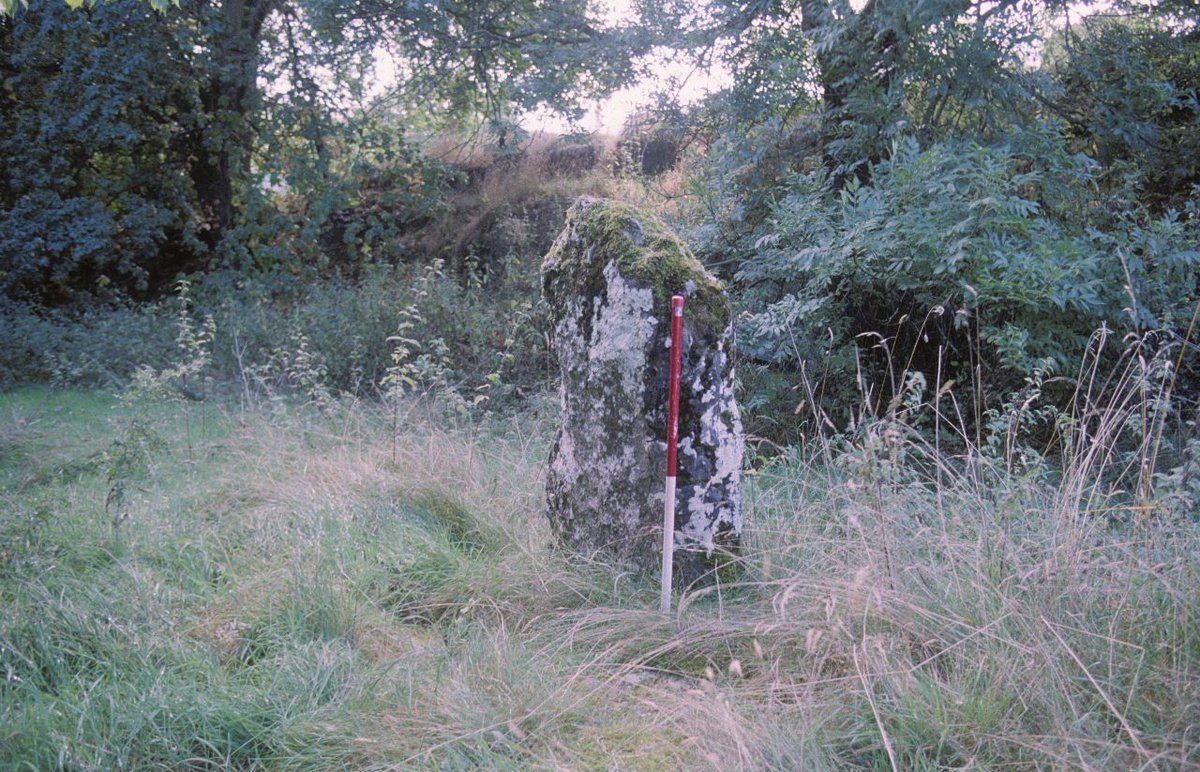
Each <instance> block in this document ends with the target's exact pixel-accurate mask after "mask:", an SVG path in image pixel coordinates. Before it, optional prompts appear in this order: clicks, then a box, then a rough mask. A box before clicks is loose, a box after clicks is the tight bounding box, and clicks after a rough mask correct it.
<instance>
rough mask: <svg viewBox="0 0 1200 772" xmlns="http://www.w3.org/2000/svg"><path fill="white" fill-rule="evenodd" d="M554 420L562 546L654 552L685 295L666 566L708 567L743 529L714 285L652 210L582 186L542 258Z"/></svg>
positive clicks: (624, 553) (554, 503)
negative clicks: (677, 317) (675, 341)
mask: <svg viewBox="0 0 1200 772" xmlns="http://www.w3.org/2000/svg"><path fill="white" fill-rule="evenodd" d="M542 290H543V294H544V295H545V298H546V300H547V302H548V303H549V306H550V315H551V325H552V330H553V333H552V335H553V337H552V346H553V349H554V352H555V354H556V355H557V357H558V363H559V368H560V369H561V371H562V385H561V387H560V390H559V396H560V399H561V403H562V419H561V420H562V423H561V426H560V428H559V431H558V437H557V439H556V440H555V442H554V446H553V448H552V449H551V451H550V466H549V471H548V472H547V479H546V499H547V504H548V507H549V517H550V523H551V526H552V527H553V529H554V531H555V533H557V534H558V536H559V537H560V538H561V540H562V541H563V542H564V543H565V544H567V545H568V546H570V547H572V548H574V549H576V550H579V551H581V552H585V553H588V554H592V553H597V552H604V553H607V554H609V555H611V556H614V557H616V558H617V559H618V560H619V561H621V562H623V563H626V564H629V565H632V566H634V567H636V568H638V569H641V570H647V571H649V570H653V569H655V568H656V567H657V566H658V564H659V560H660V557H661V550H662V510H663V500H664V498H663V497H664V493H663V478H664V476H665V474H666V423H667V411H666V402H667V386H668V384H667V374H668V369H669V358H668V356H669V353H670V345H671V340H670V321H669V320H670V309H671V296H672V295H675V294H680V295H683V296H684V297H685V298H686V299H687V303H686V308H685V312H684V334H683V362H682V364H683V367H682V385H681V397H680V411H679V472H678V477H677V509H676V513H675V528H676V531H675V548H676V552H675V567H676V574H677V578H678V580H679V581H680V582H682V583H687V582H691V581H694V580H696V579H698V578H700V577H701V576H703V575H704V574H705V573H707V572H709V571H711V570H713V569H714V568H717V567H718V566H719V565H720V564H721V563H722V560H721V557H722V556H723V555H728V554H729V553H730V552H732V551H734V550H736V548H737V546H738V540H739V537H740V535H741V530H742V510H741V496H740V484H741V468H742V455H743V452H744V449H745V438H744V435H743V433H742V423H741V417H740V414H739V412H738V408H737V404H736V403H735V402H734V398H733V366H732V363H731V361H730V344H731V340H732V325H731V318H730V315H731V314H730V306H729V299H728V297H727V296H726V294H725V290H724V287H723V286H722V285H721V283H720V282H719V281H717V279H715V278H714V277H713V276H712V275H711V274H709V273H708V272H707V271H706V270H705V269H704V266H702V265H701V264H700V262H699V261H698V260H696V258H695V257H693V256H692V254H691V252H690V251H689V250H688V249H687V247H686V246H684V244H683V243H682V242H681V241H680V240H679V238H678V237H677V236H676V235H675V234H674V233H672V232H671V230H670V229H669V228H668V227H667V226H666V225H665V224H664V223H663V222H662V221H660V220H658V219H656V218H653V217H650V216H647V215H644V214H641V213H640V212H638V211H637V210H636V209H634V208H633V207H631V206H628V205H626V204H620V203H616V202H613V201H607V200H602V199H591V198H581V199H580V200H579V201H577V202H576V203H575V204H574V205H573V206H572V207H571V209H570V210H569V211H568V212H567V223H566V227H565V228H563V231H562V233H561V234H559V236H558V239H557V240H556V241H555V242H554V246H553V247H551V248H550V251H549V253H547V255H546V258H545V260H544V262H543V263H542Z"/></svg>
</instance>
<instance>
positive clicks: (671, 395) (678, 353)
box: [659, 295, 683, 614]
mask: <svg viewBox="0 0 1200 772" xmlns="http://www.w3.org/2000/svg"><path fill="white" fill-rule="evenodd" d="M670 357H671V366H670V369H669V371H668V376H667V378H668V380H667V479H666V491H665V494H664V500H663V554H662V596H661V597H660V598H659V611H661V612H662V613H664V614H666V613H668V612H669V611H670V610H671V572H672V570H673V564H674V559H675V476H676V473H677V472H678V471H679V380H680V371H681V370H682V369H683V295H675V296H674V297H672V298H671V352H670Z"/></svg>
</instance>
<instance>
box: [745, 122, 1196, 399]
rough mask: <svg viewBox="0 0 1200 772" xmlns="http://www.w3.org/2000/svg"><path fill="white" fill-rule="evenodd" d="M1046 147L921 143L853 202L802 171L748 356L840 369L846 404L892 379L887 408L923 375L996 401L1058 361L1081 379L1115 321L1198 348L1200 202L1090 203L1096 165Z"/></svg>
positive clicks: (881, 170)
mask: <svg viewBox="0 0 1200 772" xmlns="http://www.w3.org/2000/svg"><path fill="white" fill-rule="evenodd" d="M1026 139H1027V141H1033V140H1032V139H1029V138H1026ZM1033 139H1038V140H1041V141H1045V140H1046V138H1045V137H1034V138H1033ZM1040 157H1041V158H1043V159H1048V160H1043V161H1042V162H1040V163H1036V164H1035V163H1034V162H1031V161H1029V160H1028V157H1026V156H1025V155H1024V154H1022V153H1021V152H1019V150H1018V149H1015V148H1014V147H1011V146H1001V147H986V146H982V145H978V144H974V143H964V142H943V143H938V144H935V145H933V146H931V147H929V148H926V149H921V148H919V147H918V146H917V144H916V143H915V142H912V141H909V142H907V143H903V144H900V145H898V146H896V147H895V148H894V153H893V155H892V158H891V160H890V161H888V162H886V163H882V164H880V165H879V166H878V167H877V168H875V169H874V170H873V173H872V184H871V185H870V186H859V185H857V184H856V183H855V181H853V180H852V181H851V182H850V183H849V184H848V185H847V187H846V188H845V189H844V190H843V191H842V193H841V195H840V197H839V198H837V199H836V200H835V199H833V198H832V197H831V196H829V195H828V194H827V193H826V190H827V185H826V181H825V179H824V175H823V173H822V172H819V171H818V172H812V173H808V174H801V175H796V176H793V177H792V178H791V179H790V180H789V181H788V184H787V186H786V192H785V193H784V195H782V196H781V197H780V198H779V200H778V201H777V203H776V204H775V205H774V207H773V209H772V215H771V217H770V219H769V220H768V222H767V224H766V226H765V227H763V228H761V229H760V230H759V231H758V233H757V234H756V235H757V240H756V242H755V247H754V249H753V250H752V251H751V252H750V254H749V255H748V256H747V257H746V258H745V259H744V260H743V261H742V262H741V264H740V270H739V271H738V273H737V275H736V281H737V286H738V289H739V303H740V305H741V307H742V309H743V310H744V313H743V314H742V317H741V318H742V319H743V324H742V327H741V330H740V344H741V347H742V350H743V352H745V353H747V354H749V355H750V356H751V357H752V358H753V359H755V360H760V361H766V362H770V363H773V364H775V365H778V366H782V367H785V368H797V367H798V366H799V365H800V364H801V363H805V364H806V366H807V369H808V371H809V372H812V371H814V370H816V369H817V368H818V367H820V368H821V369H827V370H830V371H832V375H831V378H832V379H833V380H832V381H831V382H827V383H826V384H825V386H826V391H825V394H826V395H827V399H826V407H827V408H829V409H831V410H833V411H835V412H841V413H843V414H846V413H847V411H848V410H849V408H850V406H851V405H854V404H856V403H857V402H858V401H859V392H860V391H862V390H863V389H864V383H865V384H866V386H865V388H866V389H867V390H868V391H870V390H871V388H872V387H871V386H870V384H876V383H878V384H882V385H881V386H880V387H879V388H876V389H874V391H873V392H872V394H871V397H872V400H873V402H874V404H875V406H876V407H877V408H878V407H879V406H881V405H886V404H887V402H888V400H890V399H891V397H892V395H893V394H894V393H895V392H896V390H897V385H898V384H900V383H902V382H903V381H904V378H905V374H906V373H907V372H909V371H911V370H917V371H921V372H922V373H923V374H924V376H925V378H926V379H927V381H928V382H929V383H931V384H934V383H945V382H947V381H949V380H952V379H953V380H957V381H958V382H960V383H968V382H969V383H972V385H973V387H974V388H975V389H976V390H977V395H976V398H977V404H987V403H989V402H994V401H995V400H997V399H999V398H1002V397H1004V396H1005V395H1007V394H1009V393H1011V392H1012V391H1014V390H1016V389H1018V388H1020V387H1021V385H1022V384H1023V383H1024V381H1025V379H1026V378H1027V377H1029V376H1031V375H1032V374H1033V373H1034V371H1035V370H1036V369H1038V368H1042V367H1045V366H1047V363H1051V366H1052V367H1053V368H1054V369H1056V370H1057V371H1058V372H1060V373H1061V372H1065V371H1066V370H1067V369H1068V368H1069V366H1070V363H1073V362H1077V361H1079V360H1080V359H1081V358H1082V356H1083V353H1084V351H1085V349H1086V347H1087V344H1088V341H1089V339H1090V336H1091V334H1092V333H1093V332H1094V331H1095V330H1097V329H1101V328H1104V329H1108V330H1111V331H1113V332H1115V333H1118V334H1119V335H1123V334H1126V333H1128V334H1131V335H1134V336H1137V337H1139V338H1143V339H1144V338H1146V336H1148V335H1149V336H1151V337H1152V338H1155V339H1156V345H1162V344H1164V343H1165V342H1166V341H1171V340H1175V341H1178V340H1181V339H1182V338H1183V337H1184V336H1185V335H1186V334H1187V328H1188V324H1189V320H1190V319H1191V315H1192V307H1193V305H1194V303H1195V300H1196V288H1197V286H1198V285H1197V281H1198V280H1200V251H1198V250H1197V249H1196V247H1195V245H1196V243H1197V240H1198V236H1200V232H1198V231H1200V229H1198V227H1197V223H1198V221H1197V218H1196V211H1195V207H1194V205H1192V206H1189V208H1188V209H1187V210H1186V211H1184V212H1175V211H1169V212H1167V213H1165V214H1163V215H1161V216H1152V215H1150V214H1149V213H1148V212H1146V211H1145V210H1143V209H1140V208H1137V207H1132V208H1129V209H1120V210H1118V211H1111V210H1109V209H1108V208H1106V207H1105V206H1104V205H1103V204H1102V203H1101V202H1095V201H1093V200H1091V197H1090V194H1089V190H1090V189H1091V187H1092V185H1093V183H1094V178H1093V173H1094V168H1093V167H1092V166H1091V165H1090V164H1089V162H1088V161H1087V159H1086V158H1082V157H1073V156H1069V155H1067V154H1066V152H1065V150H1063V148H1062V146H1061V143H1060V144H1059V146H1058V148H1057V154H1056V155H1046V154H1043V155H1041V156H1040ZM1068 391H1069V388H1067V389H1064V395H1065V394H1066V392H1068ZM797 401H798V400H797ZM978 417H979V416H978V415H975V416H973V418H976V419H977V418H978Z"/></svg>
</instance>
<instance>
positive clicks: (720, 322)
mask: <svg viewBox="0 0 1200 772" xmlns="http://www.w3.org/2000/svg"><path fill="white" fill-rule="evenodd" d="M610 262H614V263H615V264H616V266H617V270H618V271H619V272H620V274H621V275H622V276H624V277H625V278H626V279H633V280H635V281H637V282H638V283H641V284H644V285H645V286H647V287H649V288H650V289H651V290H652V292H653V294H654V302H655V305H656V306H658V307H669V303H670V298H671V296H672V295H676V294H680V295H684V296H685V297H687V299H688V306H687V318H688V320H689V322H690V323H691V324H700V325H703V326H705V327H708V328H709V329H710V330H713V331H715V332H720V331H721V330H723V329H724V327H725V326H726V325H728V324H729V319H730V313H731V312H730V306H729V300H728V297H727V296H726V294H725V287H724V285H723V284H722V283H721V282H720V281H719V280H718V279H717V278H716V277H714V276H713V275H712V274H710V273H709V272H708V270H707V269H705V267H704V266H703V265H702V264H701V263H700V261H699V260H697V259H696V257H695V256H694V255H693V254H692V252H691V250H689V249H688V248H687V245H686V244H684V243H683V241H682V240H681V239H680V238H679V236H677V235H676V234H675V233H674V231H672V230H671V228H670V227H669V226H667V224H666V223H664V222H663V221H662V220H660V219H658V218H657V217H653V216H651V215H646V214H643V213H641V212H639V211H638V210H637V209H635V208H634V207H632V206H630V205H629V204H624V203H621V202H618V201H612V200H609V199H599V198H581V199H579V200H578V201H576V202H575V203H574V204H573V205H572V206H571V208H570V209H569V210H567V224H566V227H565V228H564V229H563V231H562V233H561V234H559V237H558V239H557V240H556V241H555V242H554V245H553V246H552V247H551V248H550V251H549V252H547V253H546V257H545V259H544V260H543V262H542V286H543V291H544V293H545V295H546V299H547V301H549V302H550V304H551V305H552V306H553V305H556V304H557V303H559V302H562V301H563V300H565V298H566V297H567V296H568V295H578V294H584V295H590V294H595V293H596V292H597V291H598V290H599V289H600V287H602V286H603V271H604V267H605V266H606V265H608V264H609V263H610Z"/></svg>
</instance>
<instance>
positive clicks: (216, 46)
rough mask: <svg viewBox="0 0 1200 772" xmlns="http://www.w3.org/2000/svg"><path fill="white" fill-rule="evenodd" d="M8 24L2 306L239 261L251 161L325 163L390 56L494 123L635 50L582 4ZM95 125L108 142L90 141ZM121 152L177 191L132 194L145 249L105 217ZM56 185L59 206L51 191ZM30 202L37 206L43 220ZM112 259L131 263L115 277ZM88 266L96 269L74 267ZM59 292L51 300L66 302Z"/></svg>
mask: <svg viewBox="0 0 1200 772" xmlns="http://www.w3.org/2000/svg"><path fill="white" fill-rule="evenodd" d="M0 25H3V26H2V27H0V67H2V68H3V70H4V72H5V73H6V75H5V78H6V80H5V82H6V83H7V84H8V86H9V87H10V88H9V89H8V90H7V92H6V93H7V94H8V95H9V96H6V97H5V102H4V114H3V118H2V120H3V121H4V124H5V126H6V128H9V129H10V131H8V132H7V133H6V137H5V140H4V141H5V142H6V144H7V146H6V151H8V152H7V153H6V157H13V156H24V159H23V161H22V163H21V168H22V169H24V170H26V171H25V172H20V173H18V172H17V171H12V172H11V173H9V174H8V175H7V179H6V181H5V189H4V191H3V192H0V201H2V202H3V206H4V209H3V213H2V214H0V216H2V217H4V218H6V221H7V222H8V223H11V224H12V226H11V228H10V229H8V230H7V231H6V232H8V233H11V234H12V235H13V237H12V239H11V240H9V241H7V242H5V246H0V271H3V272H4V278H3V279H0V281H3V282H4V289H5V291H6V293H7V294H9V295H10V296H12V295H21V296H29V297H33V296H35V295H38V294H39V293H40V292H41V290H40V289H39V281H41V280H45V281H49V282H50V283H51V284H54V285H56V286H58V287H59V289H61V290H63V291H66V290H67V289H79V288H88V287H89V286H90V285H89V284H88V282H89V281H90V280H91V279H90V278H89V277H90V274H103V275H104V277H105V278H106V279H108V280H113V279H122V281H123V282H124V283H125V284H126V285H127V287H128V288H130V289H135V290H136V289H143V290H147V291H153V290H155V289H156V288H157V287H160V286H162V282H161V281H160V279H161V278H162V277H166V278H168V279H169V278H170V277H173V276H174V275H175V274H176V273H177V272H179V271H192V270H198V269H202V268H209V267H214V266H220V265H229V266H231V267H237V266H239V265H241V264H242V263H243V262H244V259H245V251H246V244H247V243H248V242H249V241H254V240H255V239H254V238H250V235H252V234H249V235H248V234H247V233H246V232H245V231H244V228H245V227H246V226H251V227H257V226H259V225H261V224H262V223H260V222H247V220H246V216H247V214H250V213H252V210H253V211H255V212H263V213H265V214H263V216H266V217H269V215H270V213H269V207H267V208H264V207H262V206H261V205H260V204H258V203H256V202H257V200H258V199H260V198H261V196H262V191H261V182H262V170H263V168H265V167H269V166H270V165H271V163H272V160H271V159H270V158H269V157H266V156H258V157H256V150H263V149H265V148H272V149H273V150H277V149H279V148H285V147H286V148H288V149H289V151H295V150H296V149H301V150H302V151H304V152H305V153H307V154H308V159H307V162H308V163H311V164H313V165H315V166H317V167H319V168H325V169H328V168H329V166H328V164H329V158H328V155H329V149H330V147H331V146H332V145H336V144H337V143H336V142H331V141H329V138H330V137H331V136H333V135H336V134H338V133H340V132H345V131H349V132H353V130H354V125H353V121H352V120H351V119H352V118H353V116H351V115H347V113H346V111H345V110H342V109H341V106H342V105H343V104H344V97H345V95H346V94H347V93H349V92H351V91H353V90H354V89H355V88H358V87H359V86H360V84H361V79H362V77H363V75H364V72H366V70H367V69H368V68H369V60H370V58H371V56H372V55H373V54H374V52H375V51H376V50H377V49H379V48H381V47H383V48H387V49H388V50H390V51H391V52H392V54H393V55H394V56H395V57H396V60H397V61H398V62H399V69H400V71H401V74H402V76H403V78H402V89H401V94H400V98H402V99H421V100H422V102H423V104H424V105H426V106H427V107H428V108H429V109H431V110H440V111H441V112H442V113H443V114H446V115H462V114H464V113H468V112H473V113H482V114H485V115H488V116H490V117H492V118H499V117H502V116H503V115H504V114H505V112H506V111H511V110H513V109H517V108H522V107H528V106H532V105H534V104H539V103H543V104H550V105H552V106H554V107H556V108H560V109H569V108H570V107H571V106H572V104H573V103H575V102H576V100H577V99H578V98H579V95H581V94H586V93H596V92H602V91H605V90H608V89H611V88H613V87H615V86H617V85H619V84H621V83H623V82H625V81H626V80H627V79H628V78H629V77H631V73H632V71H631V69H630V67H629V65H628V62H629V60H630V59H631V57H632V55H633V54H634V53H636V50H638V48H639V47H644V45H645V41H644V39H643V37H642V36H640V35H638V34H634V33H631V32H629V31H628V30H612V29H606V28H602V27H601V26H600V25H599V24H598V23H597V22H596V21H595V20H594V19H593V18H592V17H591V16H590V13H589V9H588V6H587V3H586V2H584V1H583V0H572V2H567V3H558V4H546V3H542V2H538V1H537V0H522V1H521V2H496V1H495V0H486V1H485V0H463V1H462V2H454V1H452V0H437V1H436V2H426V3H403V4H396V3H382V2H378V1H377V0H364V1H363V2H357V3H354V2H352V3H340V2H330V1H329V0H181V2H180V3H179V4H178V6H175V7H172V8H170V9H169V10H167V11H166V12H164V13H162V14H155V13H154V12H153V11H152V10H151V9H150V7H149V6H147V5H145V4H143V3H140V2H136V1H135V0H115V1H114V2H111V3H100V4H98V5H94V6H93V5H89V6H86V7H84V8H82V9H80V10H79V11H73V10H70V9H69V8H67V7H66V5H65V4H63V3H61V2H58V1H57V0H43V1H42V2H35V3H33V4H32V5H30V6H29V7H28V8H23V9H17V10H16V12H15V13H14V14H13V15H12V16H6V17H3V19H2V20H0ZM596 62H600V63H601V64H595V63H596ZM113 72H117V73H121V75H120V78H114V76H112V75H111V73H113ZM267 74H269V75H270V77H271V81H270V83H271V85H270V89H269V91H268V92H267V93H264V92H263V90H262V88H261V86H260V83H261V79H262V78H263V76H264V75H267ZM101 83H107V84H110V86H111V87H110V88H109V89H108V90H107V91H104V89H102V88H100V87H99V86H98V85H97V84H101ZM18 85H19V86H21V91H20V94H21V97H20V98H19V99H18V98H16V97H15V96H13V94H15V93H17V92H16V89H17V87H18ZM60 92H61V94H62V95H63V98H62V99H57V100H56V98H55V97H54V94H56V93H60ZM101 92H103V93H101ZM105 94H107V95H108V102H107V103H105V104H101V103H100V102H98V101H97V100H100V99H102V97H104V95H105ZM83 115H88V116H91V117H90V120H91V124H90V125H89V126H87V127H86V131H84V132H82V133H79V132H73V131H72V130H71V129H70V128H69V127H70V126H71V125H72V120H74V119H73V118H72V116H83ZM285 115H286V116H287V119H283V118H282V116H285ZM51 124H53V125H54V126H57V127H59V128H60V129H61V130H56V131H55V133H53V137H54V140H55V144H54V145H53V146H51V145H50V144H47V139H48V136H50V135H47V134H46V133H45V132H43V131H41V127H45V126H46V125H51ZM97 132H99V133H104V132H109V134H111V135H112V136H109V134H106V135H105V137H107V138H108V139H107V140H106V141H105V142H99V143H98V142H97V141H96V138H95V137H94V136H93V135H94V134H96V133H97ZM122 132H124V134H123V135H122V136H121V138H120V139H119V141H118V138H117V135H120V134H121V133H122ZM64 151H65V152H64ZM267 155H268V156H269V155H273V153H270V154H267ZM115 158H120V159H121V160H122V163H124V164H126V165H133V166H138V167H139V168H143V169H144V170H145V171H146V172H147V173H149V172H152V171H153V169H154V168H156V167H157V168H161V169H162V170H164V172H165V174H164V177H165V178H166V179H167V180H169V187H170V193H171V196H170V197H169V199H158V198H156V194H154V193H153V192H152V191H151V190H150V189H149V188H145V189H143V188H137V191H139V192H138V193H137V195H139V196H142V198H144V199H145V200H146V201H148V202H150V204H149V206H150V209H152V210H153V211H154V212H155V213H156V214H157V215H158V216H160V218H161V219H163V220H164V222H163V223H160V224H159V225H157V226H155V225H152V224H146V227H145V229H144V231H145V232H144V233H142V234H141V235H140V236H139V237H138V240H137V244H136V246H137V250H138V251H137V252H136V253H131V252H130V250H129V248H128V246H127V244H126V243H124V241H122V238H123V237H124V236H125V235H128V234H129V233H130V231H129V230H128V228H127V227H126V226H124V225H121V224H119V223H118V224H114V222H113V221H112V213H113V211H114V207H117V204H115V202H117V201H118V200H121V198H122V196H126V197H127V196H128V194H129V190H128V189H127V183H129V182H130V179H131V178H130V177H128V176H124V175H122V174H119V173H116V172H118V171H120V170H118V169H116V168H115V167H114V166H113V163H114V160H113V159H115ZM68 159H69V160H68ZM52 169H57V170H58V171H54V172H51V171H50V170H52ZM110 172H113V173H111V174H110ZM180 172H182V173H183V174H184V175H185V178H184V181H183V182H184V184H181V179H180ZM46 174H51V176H53V175H54V174H57V175H58V177H57V178H56V179H57V180H58V182H56V183H55V184H56V185H58V187H57V188H54V187H53V186H50V187H48V185H49V182H48V181H47V180H45V179H42V178H41V177H44V176H45V175H46ZM39 175H40V176H39ZM150 176H153V175H152V174H151V175H150ZM139 179H140V176H139ZM60 183H61V184H60ZM146 184H147V185H151V186H153V185H161V184H167V183H164V182H163V181H162V180H158V181H154V182H148V183H146ZM135 188H136V186H135ZM52 189H53V190H56V191H58V192H57V194H56V195H57V196H58V199H55V200H53V201H51V200H50V199H47V198H46V196H47V195H49V193H48V191H50V190H52ZM64 195H66V198H63V196H64ZM31 196H32V198H31ZM39 197H40V198H39ZM59 199H61V200H62V202H63V203H62V204H61V205H60V204H59ZM38 200H40V201H41V203H36V201H38ZM30 207H35V208H37V209H38V210H39V214H37V216H36V218H35V219H34V220H31V219H30V212H29V209H30ZM118 208H119V207H118ZM168 212H169V213H170V214H169V216H168V214H167V213H168ZM254 216H255V217H258V216H259V215H254ZM38 218H40V219H38ZM34 222H41V223H43V224H46V225H48V226H50V229H51V230H54V229H55V228H58V230H60V231H64V234H63V236H62V238H60V239H59V240H58V241H57V242H56V243H54V244H50V243H43V244H41V245H40V246H39V250H40V251H39V250H35V251H34V254H33V255H32V256H31V255H30V254H29V253H28V250H22V249H21V242H22V241H23V240H24V236H22V235H21V234H22V233H24V231H22V230H21V229H20V227H18V226H19V225H20V224H21V223H29V224H30V227H31V228H33V225H32V224H33V223H34ZM53 223H59V225H61V226H62V227H58V226H54V225H53ZM70 223H79V224H80V225H81V226H82V227H80V228H75V229H74V230H75V231H76V232H77V234H76V235H70V234H67V233H65V231H70V230H72V229H71V228H70V227H68V225H69V224H70ZM156 228H157V229H156ZM34 229H35V230H36V228H34ZM78 234H83V235H82V236H80V235H78ZM259 240H261V239H259ZM125 241H128V239H125ZM114 256H119V257H114ZM114 260H117V261H125V263H128V270H126V271H124V272H119V273H117V274H112V272H111V271H108V272H106V269H105V266H108V264H109V263H112V262H113V261H114ZM97 261H99V262H98V263H97ZM93 264H96V265H99V264H103V265H100V267H99V268H95V267H94V268H90V269H87V270H83V269H82V268H80V270H76V268H75V267H82V266H86V265H93ZM110 267H111V266H110ZM89 272H90V273H89ZM110 274H112V275H110ZM38 276H40V277H41V279H38V278H37V277H38ZM92 278H94V277H92ZM59 289H56V290H55V291H54V292H51V293H49V296H48V297H51V298H53V297H55V296H61V295H62V292H60V291H59ZM56 293H57V294H56Z"/></svg>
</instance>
